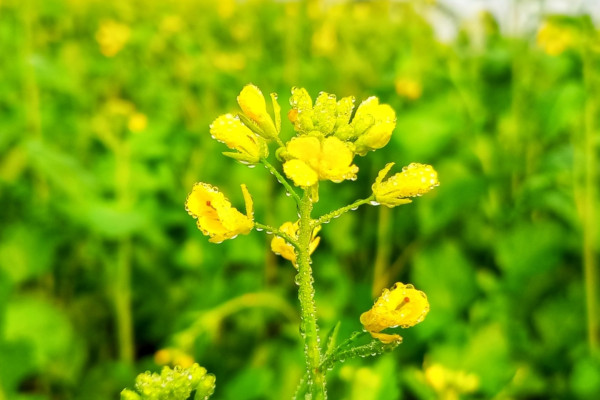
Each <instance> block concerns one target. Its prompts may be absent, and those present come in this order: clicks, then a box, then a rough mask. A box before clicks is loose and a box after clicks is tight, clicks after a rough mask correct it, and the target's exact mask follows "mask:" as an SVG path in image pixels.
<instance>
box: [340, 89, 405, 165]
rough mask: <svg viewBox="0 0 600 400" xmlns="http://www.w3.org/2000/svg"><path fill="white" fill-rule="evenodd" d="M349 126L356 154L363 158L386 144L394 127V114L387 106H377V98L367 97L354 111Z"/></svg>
mask: <svg viewBox="0 0 600 400" xmlns="http://www.w3.org/2000/svg"><path fill="white" fill-rule="evenodd" d="M350 126H351V127H352V128H353V131H354V132H353V134H352V137H355V138H356V139H355V140H354V145H355V146H356V153H357V154H358V155H361V156H364V155H366V154H367V153H368V152H369V151H372V150H377V149H380V148H382V147H384V146H385V145H386V144H388V142H389V141H390V138H391V137H392V132H393V131H394V128H395V127H396V113H395V112H394V109H393V108H392V107H390V106H389V105H387V104H379V99H378V98H377V97H369V98H368V99H367V100H365V101H363V102H362V103H361V104H360V105H359V106H358V108H357V109H356V114H355V115H354V118H353V119H352V122H351V124H350Z"/></svg>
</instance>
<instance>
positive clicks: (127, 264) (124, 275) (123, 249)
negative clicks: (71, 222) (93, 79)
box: [113, 140, 135, 364]
mask: <svg viewBox="0 0 600 400" xmlns="http://www.w3.org/2000/svg"><path fill="white" fill-rule="evenodd" d="M115 150H116V152H115V158H116V164H117V167H116V174H115V188H116V191H117V195H118V199H119V200H118V207H119V210H120V211H122V212H126V211H129V210H130V209H131V207H132V203H133V198H132V193H131V186H130V184H131V152H130V147H129V143H128V142H126V141H125V140H123V141H122V142H121V143H120V145H119V147H118V148H116V149H115ZM132 252H133V246H132V238H131V236H126V237H124V238H122V239H121V240H120V241H119V244H118V250H117V263H116V271H115V277H114V279H115V280H114V282H113V287H114V304H115V314H116V330H117V341H118V343H119V360H121V361H124V362H126V363H129V364H131V363H133V361H134V358H135V350H134V339H133V318H132V311H131V261H132Z"/></svg>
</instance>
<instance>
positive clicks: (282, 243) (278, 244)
mask: <svg viewBox="0 0 600 400" xmlns="http://www.w3.org/2000/svg"><path fill="white" fill-rule="evenodd" d="M299 229H300V225H299V223H298V221H296V222H294V223H292V222H285V223H284V224H283V225H281V226H280V227H279V230H280V231H282V232H283V233H285V234H287V235H288V236H290V237H291V238H293V239H298V230H299ZM320 230H321V226H318V227H316V228H315V229H314V230H313V233H312V239H311V241H310V247H309V251H310V254H312V253H314V251H315V250H316V248H317V246H318V245H319V242H320V241H321V238H320V237H318V236H317V235H318V233H319V231H320ZM271 250H272V251H273V253H275V254H279V255H280V256H281V257H283V258H285V259H286V260H290V261H291V262H292V263H293V264H294V266H296V252H295V251H294V246H292V245H291V244H289V243H288V242H287V241H286V240H285V239H284V238H282V237H279V236H275V237H273V240H271ZM296 267H297V266H296Z"/></svg>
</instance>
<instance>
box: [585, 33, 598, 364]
mask: <svg viewBox="0 0 600 400" xmlns="http://www.w3.org/2000/svg"><path fill="white" fill-rule="evenodd" d="M591 32H593V30H592V29H591V28H588V31H587V32H586V33H587V34H588V35H590V36H591V35H592V33H591ZM590 41H591V39H590V38H586V39H585V43H584V49H583V77H584V83H585V87H586V93H587V96H588V97H587V99H586V103H585V111H584V113H585V114H584V134H583V135H584V136H583V151H584V159H585V165H584V168H583V169H584V174H585V175H584V184H583V207H582V211H583V272H584V277H585V298H586V308H587V330H588V342H589V346H590V351H591V353H592V354H594V355H598V352H599V350H600V338H599V336H600V316H599V315H598V314H599V313H600V310H599V309H598V308H599V307H598V263H597V258H596V251H597V249H596V243H597V239H598V238H597V234H598V231H597V227H596V221H597V219H596V218H597V217H596V215H595V214H596V209H595V204H596V185H597V182H598V180H597V171H598V168H599V166H598V159H597V155H596V154H597V153H596V152H597V140H596V139H597V137H598V132H597V127H596V120H597V118H598V114H599V113H600V106H599V105H598V102H597V101H596V93H597V91H598V89H600V79H599V78H598V75H597V72H596V70H597V65H596V62H597V60H595V59H594V55H593V54H592V52H591V50H590V47H591V43H589V42H590ZM599 64H600V63H599Z"/></svg>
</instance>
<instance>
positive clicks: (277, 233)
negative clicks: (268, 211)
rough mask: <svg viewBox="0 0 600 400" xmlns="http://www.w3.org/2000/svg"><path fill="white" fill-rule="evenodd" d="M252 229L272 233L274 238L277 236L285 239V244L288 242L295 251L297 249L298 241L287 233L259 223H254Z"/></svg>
mask: <svg viewBox="0 0 600 400" xmlns="http://www.w3.org/2000/svg"><path fill="white" fill-rule="evenodd" d="M254 227H255V228H257V229H261V230H264V231H266V232H267V233H272V234H273V235H275V236H279V237H281V238H283V239H285V241H286V242H288V243H289V244H291V245H292V246H294V248H296V249H297V248H298V241H297V240H296V239H294V238H293V237H291V236H290V235H288V234H287V233H285V232H283V231H281V230H279V229H277V228H274V227H272V226H270V225H265V224H261V223H260V222H254Z"/></svg>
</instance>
